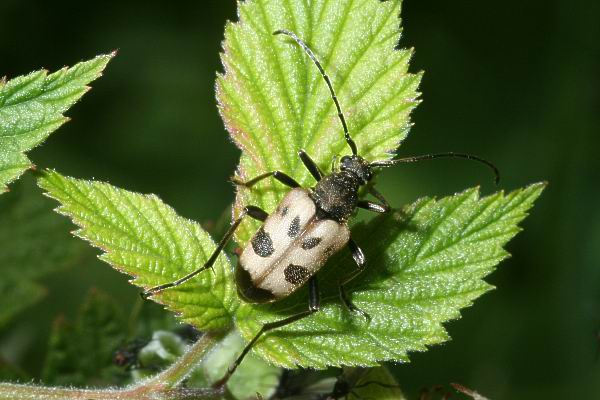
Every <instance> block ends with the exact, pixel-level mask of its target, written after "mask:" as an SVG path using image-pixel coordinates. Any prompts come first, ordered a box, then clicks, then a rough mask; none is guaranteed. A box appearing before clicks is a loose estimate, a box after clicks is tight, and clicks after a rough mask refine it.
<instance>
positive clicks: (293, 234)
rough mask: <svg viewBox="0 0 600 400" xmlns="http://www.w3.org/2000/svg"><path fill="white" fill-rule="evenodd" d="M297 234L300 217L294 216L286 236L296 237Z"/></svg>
mask: <svg viewBox="0 0 600 400" xmlns="http://www.w3.org/2000/svg"><path fill="white" fill-rule="evenodd" d="M298 233H300V216H299V215H296V217H295V218H294V219H293V220H292V223H291V224H290V229H288V236H289V237H296V236H297V235H298Z"/></svg>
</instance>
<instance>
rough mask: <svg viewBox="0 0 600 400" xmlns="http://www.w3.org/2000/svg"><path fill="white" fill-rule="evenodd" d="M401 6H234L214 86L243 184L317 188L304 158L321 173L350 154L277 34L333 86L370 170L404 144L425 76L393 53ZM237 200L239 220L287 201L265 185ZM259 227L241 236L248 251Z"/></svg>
mask: <svg viewBox="0 0 600 400" xmlns="http://www.w3.org/2000/svg"><path fill="white" fill-rule="evenodd" d="M400 6H401V2H400V1H397V0H395V1H387V2H381V1H379V0H344V1H342V0H337V1H326V0H314V1H291V0H285V1H269V0H252V1H246V2H240V3H238V7H239V16H240V22H239V23H229V24H227V26H226V29H225V42H224V44H223V53H222V55H221V59H222V61H223V65H224V67H225V73H224V74H222V75H219V76H218V78H217V99H218V102H219V110H220V112H221V115H222V117H223V120H224V121H225V126H226V127H227V130H228V131H229V133H230V134H231V137H232V139H233V140H234V142H235V143H236V144H237V145H238V146H239V147H240V149H242V151H243V153H242V157H241V160H240V166H239V169H238V176H239V177H240V178H242V179H249V178H253V177H254V176H257V175H259V174H262V173H264V172H266V171H272V170H275V169H278V170H281V171H283V172H285V173H287V174H289V175H290V176H292V177H294V178H295V179H296V180H297V181H298V182H300V183H301V184H302V185H303V186H309V185H313V184H314V180H313V179H312V178H311V177H310V176H309V174H308V173H307V171H306V169H305V168H304V166H303V165H302V163H301V162H300V159H299V158H298V155H297V153H298V150H300V149H305V150H306V151H307V152H308V154H309V155H310V156H311V157H312V158H313V159H314V160H315V161H316V162H317V163H318V164H319V166H320V167H321V169H322V170H323V171H329V170H330V165H331V161H332V157H333V156H334V155H343V154H348V153H349V148H348V146H347V145H346V143H345V141H344V140H343V134H342V127H341V124H340V122H339V120H338V119H337V113H336V110H335V107H334V104H333V102H332V100H331V97H330V95H329V91H328V89H327V86H326V85H325V82H324V81H323V79H322V77H321V75H320V74H319V72H318V70H317V68H316V67H315V66H314V65H313V64H312V62H311V61H310V59H309V58H308V57H307V56H306V54H305V53H304V51H303V50H302V49H301V48H300V47H298V46H297V45H296V44H295V43H294V42H292V41H291V40H290V39H289V38H288V37H285V36H283V35H281V36H273V35H272V33H273V31H275V30H278V29H288V30H291V31H293V32H295V33H296V34H297V35H298V36H299V37H300V38H302V39H303V40H304V41H305V42H306V43H307V44H308V45H309V46H310V47H311V49H312V50H313V51H314V53H315V54H316V55H317V57H318V58H319V59H320V61H321V63H322V64H323V67H324V68H325V70H326V71H327V73H328V74H329V76H330V77H331V80H332V83H333V86H334V88H335V89H336V91H337V95H338V98H339V101H340V104H341V107H342V109H343V110H344V113H345V115H346V119H347V121H348V125H349V129H350V133H351V135H352V137H353V138H354V140H355V141H356V143H357V145H358V149H359V152H360V154H361V155H362V156H363V157H365V158H366V159H367V160H376V159H377V160H379V159H387V158H389V157H390V156H391V153H393V152H394V151H395V150H396V149H397V147H398V146H399V144H400V142H401V141H402V140H403V139H404V138H405V137H406V135H407V133H408V129H409V127H410V121H409V114H410V112H411V111H412V109H413V108H414V107H415V106H416V105H417V103H418V100H417V97H418V93H417V87H418V85H419V82H420V79H421V74H409V73H408V72H407V70H408V63H409V60H410V57H411V55H412V51H411V50H396V49H395V48H396V46H397V44H398V41H399V39H400V27H399V25H400V19H399V14H400ZM256 188H257V189H256V190H252V191H248V190H242V191H239V192H238V195H237V197H236V208H235V210H236V214H239V212H240V211H241V208H242V207H243V206H245V205H248V204H253V205H256V206H259V207H262V208H263V209H265V210H269V211H270V210H273V209H274V208H275V205H276V204H277V203H278V201H279V200H281V198H282V197H283V194H284V193H285V191H286V188H284V187H283V186H282V185H281V184H279V183H274V182H273V181H272V180H266V181H264V182H262V183H260V184H259V185H257V186H256ZM257 227H258V223H256V222H255V221H247V222H245V223H244V224H243V225H242V226H241V227H240V228H239V229H238V231H237V234H236V235H237V236H236V237H237V239H238V241H239V242H240V243H242V244H244V243H246V241H247V240H248V239H249V238H250V236H251V234H252V232H254V231H255V230H256V228H257Z"/></svg>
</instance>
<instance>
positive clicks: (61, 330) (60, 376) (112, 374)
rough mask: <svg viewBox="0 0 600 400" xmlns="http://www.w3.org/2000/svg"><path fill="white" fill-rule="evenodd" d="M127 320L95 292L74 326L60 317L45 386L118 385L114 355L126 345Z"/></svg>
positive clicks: (101, 295)
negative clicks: (125, 328)
mask: <svg viewBox="0 0 600 400" xmlns="http://www.w3.org/2000/svg"><path fill="white" fill-rule="evenodd" d="M124 323H125V320H124V317H123V315H122V314H121V310H120V308H119V306H118V305H117V304H116V303H115V302H114V301H113V300H112V299H111V298H110V297H108V296H107V295H105V294H103V293H100V292H98V291H95V290H92V291H91V292H90V293H89V295H88V298H87V299H86V301H85V303H83V305H82V306H81V309H80V310H79V314H78V316H77V319H76V321H75V322H74V323H71V322H69V321H67V320H65V319H64V317H59V318H58V319H57V320H56V321H55V322H54V326H53V328H52V334H51V336H50V344H49V352H48V355H47V357H46V362H45V365H44V371H43V380H44V382H45V383H50V384H55V385H77V386H83V385H90V384H93V385H94V386H109V385H114V384H115V383H117V382H116V381H115V378H116V376H117V372H118V371H119V370H118V367H117V366H116V365H114V364H113V362H112V359H113V353H114V352H115V350H117V349H118V348H119V346H120V345H121V344H122V343H123V340H124V337H125V332H124V331H123V329H122V328H123V325H124Z"/></svg>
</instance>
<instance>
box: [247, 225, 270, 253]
mask: <svg viewBox="0 0 600 400" xmlns="http://www.w3.org/2000/svg"><path fill="white" fill-rule="evenodd" d="M251 243H252V248H253V249H254V252H255V253H256V254H258V255H259V256H261V257H269V256H270V255H271V254H273V252H274V251H275V249H274V248H273V241H272V240H271V236H269V234H268V233H267V232H265V230H264V229H263V227H262V226H261V227H260V229H259V230H258V232H256V235H254V237H253V238H252V242H251Z"/></svg>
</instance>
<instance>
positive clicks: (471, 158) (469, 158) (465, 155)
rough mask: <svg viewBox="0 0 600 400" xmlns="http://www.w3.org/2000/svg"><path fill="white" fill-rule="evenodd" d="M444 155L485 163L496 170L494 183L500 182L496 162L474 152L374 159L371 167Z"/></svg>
mask: <svg viewBox="0 0 600 400" xmlns="http://www.w3.org/2000/svg"><path fill="white" fill-rule="evenodd" d="M442 157H450V158H466V159H467V160H473V161H478V162H480V163H482V164H485V165H487V166H488V167H490V168H491V169H492V170H493V171H494V175H495V179H494V183H495V184H496V185H497V184H498V183H499V182H500V171H498V168H496V166H495V165H494V164H492V163H491V162H489V161H487V160H484V159H483V158H481V157H477V156H474V155H472V154H464V153H454V152H448V153H437V154H424V155H422V156H413V157H406V158H398V159H395V160H386V161H373V162H372V163H371V167H389V166H392V165H396V164H402V163H412V162H417V161H422V160H431V159H434V158H442Z"/></svg>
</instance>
